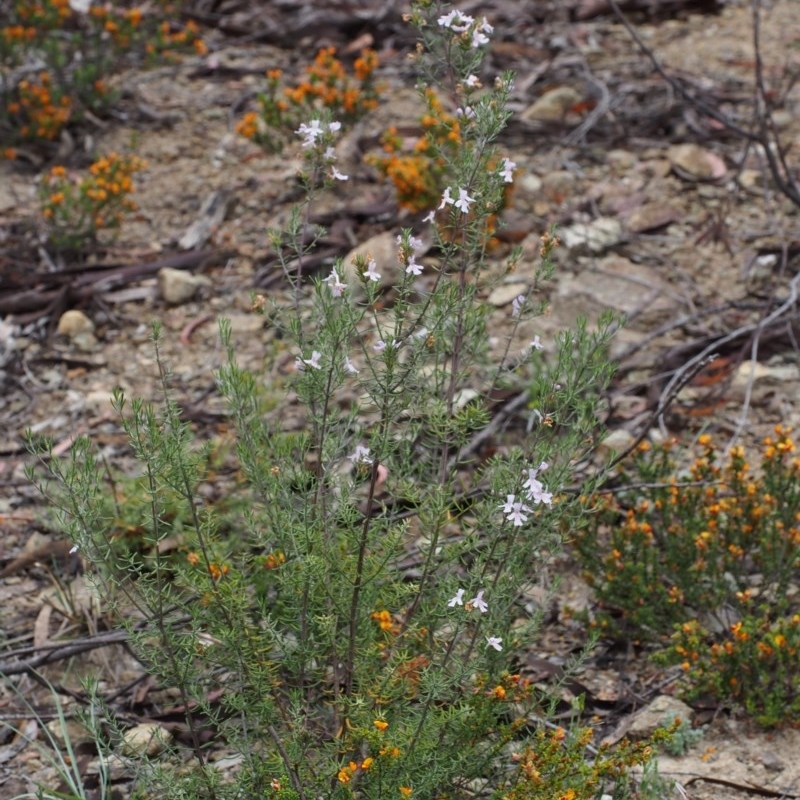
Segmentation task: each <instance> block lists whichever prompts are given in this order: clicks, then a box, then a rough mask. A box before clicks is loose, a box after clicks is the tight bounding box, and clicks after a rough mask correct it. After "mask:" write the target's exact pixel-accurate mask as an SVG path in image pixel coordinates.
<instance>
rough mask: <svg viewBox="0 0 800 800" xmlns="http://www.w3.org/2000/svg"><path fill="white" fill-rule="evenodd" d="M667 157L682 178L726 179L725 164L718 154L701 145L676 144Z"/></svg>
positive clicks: (702, 179) (701, 179)
mask: <svg viewBox="0 0 800 800" xmlns="http://www.w3.org/2000/svg"><path fill="white" fill-rule="evenodd" d="M667 157H668V158H669V162H670V164H671V165H672V168H673V169H674V170H675V172H677V173H678V175H679V176H680V177H682V178H689V179H692V180H700V181H709V180H718V179H719V178H722V177H724V175H725V172H726V171H727V170H726V168H725V162H724V161H723V160H722V159H721V158H720V157H719V156H718V155H716V153H712V152H711V151H710V150H706V149H705V148H704V147H700V145H699V144H691V143H689V144H676V145H673V146H672V147H670V148H669V150H668V151H667Z"/></svg>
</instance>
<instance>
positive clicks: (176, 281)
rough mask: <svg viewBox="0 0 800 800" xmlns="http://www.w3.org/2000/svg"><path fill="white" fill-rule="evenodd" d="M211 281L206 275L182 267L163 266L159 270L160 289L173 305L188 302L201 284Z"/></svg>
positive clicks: (207, 284) (204, 284) (164, 297)
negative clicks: (196, 273)
mask: <svg viewBox="0 0 800 800" xmlns="http://www.w3.org/2000/svg"><path fill="white" fill-rule="evenodd" d="M210 285H211V281H210V280H209V279H208V278H206V277H205V276H204V275H193V274H192V273H191V272H186V271H185V270H182V269H172V267H163V268H162V269H160V270H159V271H158V290H159V291H160V292H161V297H162V298H163V299H164V300H165V301H166V302H167V303H171V304H172V305H180V304H181V303H188V302H189V300H191V299H192V298H193V297H194V296H195V294H197V290H198V289H199V288H200V287H201V286H210Z"/></svg>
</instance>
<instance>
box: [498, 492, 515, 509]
mask: <svg viewBox="0 0 800 800" xmlns="http://www.w3.org/2000/svg"><path fill="white" fill-rule="evenodd" d="M515 500H516V496H515V495H513V494H507V495H506V501H505V503H501V504H500V508H502V509H503V513H504V514H510V513H511V512H512V511H513V510H514V501H515Z"/></svg>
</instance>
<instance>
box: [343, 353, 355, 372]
mask: <svg viewBox="0 0 800 800" xmlns="http://www.w3.org/2000/svg"><path fill="white" fill-rule="evenodd" d="M344 371H345V372H346V373H347V374H348V375H358V367H357V366H356V365H355V364H354V363H353V362H352V361H351V360H350V359H349V358H347V357H345V359H344Z"/></svg>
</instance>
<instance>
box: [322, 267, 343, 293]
mask: <svg viewBox="0 0 800 800" xmlns="http://www.w3.org/2000/svg"><path fill="white" fill-rule="evenodd" d="M322 282H323V283H327V284H328V288H329V289H330V290H331V294H332V295H333V296H334V297H341V296H342V293H343V292H344V290H345V289H346V288H347V284H346V283H342V282H341V281H340V280H339V273H338V272H337V271H336V267H334V268H333V269H332V270H331V274H330V275H328V277H327V278H325V280H324V281H322Z"/></svg>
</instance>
